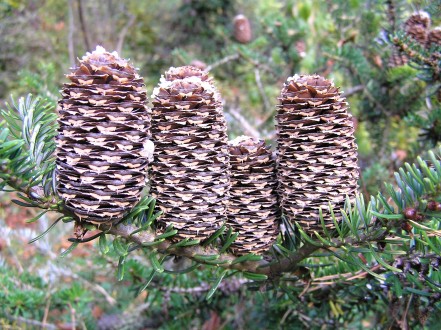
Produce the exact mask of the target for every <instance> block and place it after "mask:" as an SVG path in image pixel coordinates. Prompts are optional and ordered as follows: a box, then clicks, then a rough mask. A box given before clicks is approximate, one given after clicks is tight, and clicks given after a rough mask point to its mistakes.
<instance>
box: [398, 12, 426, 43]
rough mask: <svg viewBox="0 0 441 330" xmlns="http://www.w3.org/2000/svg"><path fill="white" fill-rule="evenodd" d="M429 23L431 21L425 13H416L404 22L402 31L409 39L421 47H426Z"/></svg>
mask: <svg viewBox="0 0 441 330" xmlns="http://www.w3.org/2000/svg"><path fill="white" fill-rule="evenodd" d="M430 23H431V21H430V16H429V14H428V13H426V12H425V11H417V12H415V13H413V14H412V15H411V16H410V17H409V18H408V19H407V20H406V22H404V30H405V31H406V33H407V35H409V37H411V38H412V39H414V40H415V41H417V42H418V43H420V44H421V45H426V41H427V34H428V31H429V29H430Z"/></svg>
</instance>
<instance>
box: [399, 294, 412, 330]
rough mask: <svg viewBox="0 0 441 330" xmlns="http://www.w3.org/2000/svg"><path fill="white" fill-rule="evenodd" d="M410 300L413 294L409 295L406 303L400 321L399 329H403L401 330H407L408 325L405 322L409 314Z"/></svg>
mask: <svg viewBox="0 0 441 330" xmlns="http://www.w3.org/2000/svg"><path fill="white" fill-rule="evenodd" d="M412 299H413V293H412V294H411V295H410V297H409V300H408V301H407V304H406V309H405V310H404V313H403V318H402V320H401V329H403V330H409V324H408V322H407V314H408V313H409V309H410V305H411V303H412Z"/></svg>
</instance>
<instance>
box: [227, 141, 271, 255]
mask: <svg viewBox="0 0 441 330" xmlns="http://www.w3.org/2000/svg"><path fill="white" fill-rule="evenodd" d="M229 145H230V164H231V189H230V202H229V205H228V222H227V223H228V224H229V225H230V226H231V227H232V228H233V230H234V231H236V232H238V233H239V236H238V237H237V239H236V241H235V242H234V243H233V244H232V246H231V249H232V250H233V252H234V253H235V254H238V255H240V254H246V253H250V252H252V253H256V254H257V253H261V252H264V251H266V250H268V249H269V247H270V246H271V245H272V244H273V243H274V241H275V240H276V238H277V234H278V232H279V230H278V222H279V216H280V214H279V208H278V206H279V204H278V201H277V178H276V171H275V161H274V159H273V157H272V153H271V151H270V150H269V149H268V148H267V147H266V146H265V142H264V141H262V140H258V139H253V138H251V137H246V136H241V137H238V138H236V139H234V140H233V141H230V143H229Z"/></svg>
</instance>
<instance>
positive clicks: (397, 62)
mask: <svg viewBox="0 0 441 330" xmlns="http://www.w3.org/2000/svg"><path fill="white" fill-rule="evenodd" d="M407 62H408V59H407V56H406V55H405V54H403V53H402V52H400V50H399V49H397V48H396V47H394V48H393V49H392V54H391V55H390V57H389V63H388V65H389V67H390V68H395V67H397V66H402V65H405V64H407Z"/></svg>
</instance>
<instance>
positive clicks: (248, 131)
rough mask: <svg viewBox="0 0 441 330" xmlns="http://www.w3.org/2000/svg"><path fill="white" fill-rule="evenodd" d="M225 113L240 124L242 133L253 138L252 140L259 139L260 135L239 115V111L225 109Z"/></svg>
mask: <svg viewBox="0 0 441 330" xmlns="http://www.w3.org/2000/svg"><path fill="white" fill-rule="evenodd" d="M226 111H227V112H228V113H229V114H230V115H231V116H232V117H233V118H234V119H235V120H236V121H237V122H238V123H239V124H240V125H242V128H243V130H244V133H245V134H247V135H249V136H251V137H254V138H259V137H260V133H259V132H258V131H257V130H256V129H255V128H254V127H253V125H251V124H250V122H249V121H248V120H247V119H246V118H245V117H244V116H242V114H241V113H240V109H236V108H229V109H226Z"/></svg>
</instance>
